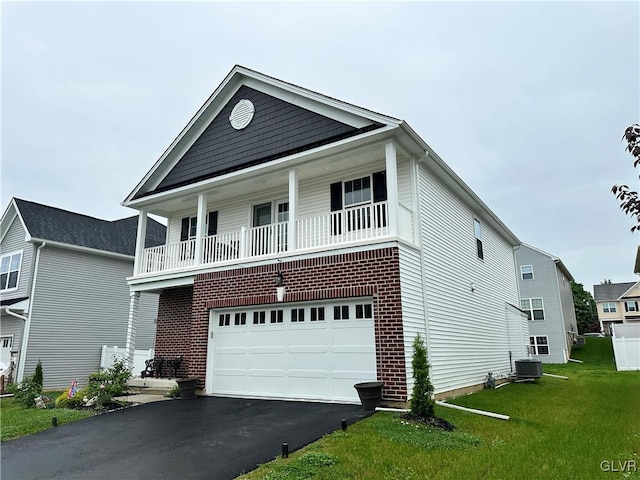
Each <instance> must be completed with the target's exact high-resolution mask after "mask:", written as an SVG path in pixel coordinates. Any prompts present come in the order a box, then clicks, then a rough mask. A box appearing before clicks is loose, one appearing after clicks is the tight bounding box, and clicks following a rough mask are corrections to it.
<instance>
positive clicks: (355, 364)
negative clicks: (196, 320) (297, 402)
mask: <svg viewBox="0 0 640 480" xmlns="http://www.w3.org/2000/svg"><path fill="white" fill-rule="evenodd" d="M373 380H376V355H375V340H374V326H373V302H372V301H371V299H370V298H366V299H360V300H353V299H349V300H345V301H333V302H331V303H326V302H325V303H306V304H297V305H288V306H286V307H285V306H283V305H271V306H260V307H254V308H243V309H241V310H239V309H236V310H229V309H227V310H215V311H211V317H210V333H209V352H208V361H207V382H206V390H207V393H210V394H214V395H221V396H237V397H263V398H285V399H305V400H324V401H334V402H358V401H359V400H358V395H357V392H356V391H355V389H354V388H353V385H354V384H355V383H358V382H365V381H373Z"/></svg>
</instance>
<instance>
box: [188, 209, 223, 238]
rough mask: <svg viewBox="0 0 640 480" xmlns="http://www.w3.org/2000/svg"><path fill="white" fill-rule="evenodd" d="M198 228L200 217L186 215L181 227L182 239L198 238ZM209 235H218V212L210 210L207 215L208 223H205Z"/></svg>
mask: <svg viewBox="0 0 640 480" xmlns="http://www.w3.org/2000/svg"><path fill="white" fill-rule="evenodd" d="M197 229H198V217H184V218H183V219H182V225H181V228H180V241H181V242H184V241H185V240H191V239H192V238H196V232H197ZM205 230H206V232H207V235H216V234H217V233H218V212H217V211H215V212H209V215H207V223H206V225H205Z"/></svg>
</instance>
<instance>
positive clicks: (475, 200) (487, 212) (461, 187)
mask: <svg viewBox="0 0 640 480" xmlns="http://www.w3.org/2000/svg"><path fill="white" fill-rule="evenodd" d="M400 127H401V128H402V130H404V131H405V133H406V134H407V135H409V136H410V137H411V138H412V139H413V140H414V141H415V142H416V143H417V144H418V145H419V146H420V147H421V148H422V149H423V150H424V151H425V153H426V154H427V155H426V157H423V158H422V159H420V160H421V161H423V162H426V158H431V159H432V160H433V163H434V164H435V165H436V167H438V169H439V170H440V172H438V171H436V172H435V173H436V174H438V173H439V174H440V175H439V176H440V177H441V178H442V179H443V180H445V183H447V184H448V185H449V186H451V187H453V189H454V191H457V193H458V194H460V193H462V195H460V198H461V199H462V200H463V201H464V202H465V203H466V204H467V205H468V206H469V207H471V209H472V210H474V211H476V212H477V213H478V214H479V216H480V218H482V219H484V220H485V221H487V220H488V221H489V223H490V224H493V226H494V228H497V229H498V231H499V232H500V233H501V234H502V236H503V237H504V238H505V239H507V240H508V241H509V242H510V243H511V245H512V246H514V247H515V246H518V245H521V244H522V242H521V241H520V240H519V239H518V237H516V235H515V234H514V233H513V232H512V231H511V230H510V229H509V228H508V227H507V226H506V225H505V224H504V223H503V222H502V220H500V219H499V218H498V216H497V215H496V214H495V213H493V211H492V210H491V209H490V208H489V207H488V206H487V204H486V203H484V202H483V201H482V200H481V199H480V197H478V195H476V193H475V192H474V191H473V190H471V188H470V187H469V186H468V185H467V184H466V183H465V182H464V181H463V180H462V179H461V178H460V177H459V176H458V175H457V174H456V173H455V172H454V171H453V169H452V168H451V167H450V166H449V165H447V164H446V163H445V162H444V160H442V158H440V156H439V155H438V154H437V153H436V152H435V151H434V150H433V149H432V148H431V147H430V146H429V145H428V144H427V143H426V142H425V141H424V140H423V139H422V138H420V136H419V135H418V134H417V133H416V132H415V130H413V129H412V128H411V127H410V126H409V125H408V124H407V123H406V122H402V124H401V125H400ZM427 165H428V164H427Z"/></svg>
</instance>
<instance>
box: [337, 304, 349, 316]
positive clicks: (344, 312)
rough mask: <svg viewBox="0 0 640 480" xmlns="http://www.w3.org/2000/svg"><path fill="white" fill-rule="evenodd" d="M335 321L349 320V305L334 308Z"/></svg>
mask: <svg viewBox="0 0 640 480" xmlns="http://www.w3.org/2000/svg"><path fill="white" fill-rule="evenodd" d="M333 319H334V320H349V305H336V306H335V307H333Z"/></svg>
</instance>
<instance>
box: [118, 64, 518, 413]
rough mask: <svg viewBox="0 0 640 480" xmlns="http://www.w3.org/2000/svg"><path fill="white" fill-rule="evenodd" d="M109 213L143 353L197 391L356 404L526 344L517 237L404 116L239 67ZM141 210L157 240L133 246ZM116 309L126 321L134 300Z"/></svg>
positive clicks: (499, 363) (472, 370)
mask: <svg viewBox="0 0 640 480" xmlns="http://www.w3.org/2000/svg"><path fill="white" fill-rule="evenodd" d="M123 205H125V206H128V207H131V208H134V209H137V210H139V215H140V221H139V222H138V240H139V241H138V243H137V246H136V263H135V271H134V274H133V275H132V276H131V277H130V278H129V284H130V287H131V291H132V292H158V293H159V294H160V305H159V311H158V327H157V337H156V347H155V348H156V354H157V355H159V356H166V357H173V356H176V355H183V356H184V362H183V364H182V367H181V368H182V370H181V372H180V374H182V375H183V376H191V377H197V378H199V379H200V383H199V387H200V388H201V389H202V390H203V391H204V393H205V394H212V395H222V396H241V397H264V398H281V399H310V400H323V401H336V402H355V401H357V394H356V391H355V390H354V388H353V384H355V383H357V382H362V381H372V380H381V381H383V382H384V389H383V397H384V398H385V399H387V400H392V401H406V400H407V399H408V396H409V395H410V394H411V390H412V384H413V380H412V371H411V358H412V343H413V341H414V338H415V336H416V335H417V334H420V335H421V336H422V337H423V338H424V339H426V344H427V347H428V352H429V360H430V362H431V373H432V382H433V384H434V386H435V390H436V392H437V393H438V394H439V395H441V396H445V395H450V394H451V393H452V392H459V391H462V390H465V389H469V388H473V387H474V386H478V385H481V384H482V383H483V382H484V381H485V379H486V376H487V373H488V372H492V373H493V374H494V375H501V374H507V373H509V372H510V371H511V370H512V361H515V360H517V359H518V358H523V357H526V355H527V354H526V344H527V343H528V341H529V333H528V330H527V321H526V316H525V315H524V314H523V313H522V312H521V311H520V310H519V309H518V308H516V306H518V305H519V304H520V299H519V295H518V282H517V278H516V267H515V260H514V247H516V246H517V245H519V243H520V242H519V240H518V239H517V238H516V236H515V235H514V234H513V233H512V232H511V231H510V230H509V229H508V228H507V227H506V226H505V225H504V224H503V223H502V222H501V221H500V219H498V218H497V217H496V215H495V214H494V213H493V212H492V211H491V210H490V209H489V208H488V207H487V206H486V205H485V204H484V203H483V202H482V201H481V200H480V199H479V198H478V197H477V195H476V194H475V193H474V192H473V191H471V189H470V188H469V187H468V186H467V185H466V184H465V183H464V182H463V181H462V180H461V179H460V178H459V177H458V176H457V175H456V174H455V173H454V172H453V171H452V170H451V169H450V168H449V167H448V166H447V165H446V164H445V163H444V162H443V161H442V159H440V157H439V156H438V155H437V154H436V153H435V152H434V151H433V150H432V149H431V148H430V147H429V146H428V145H427V144H426V143H425V142H424V140H422V139H421V138H420V137H419V136H418V135H417V134H416V132H414V131H413V130H412V129H411V127H410V126H409V125H408V124H407V123H406V122H404V121H402V120H398V119H396V118H393V117H389V116H387V115H382V114H379V113H376V112H372V111H370V110H367V109H364V108H360V107H357V106H354V105H351V104H349V103H345V102H342V101H339V100H336V99H334V98H330V97H327V96H324V95H321V94H319V93H316V92H313V91H310V90H307V89H304V88H301V87H299V86H296V85H293V84H291V83H287V82H284V81H281V80H278V79H275V78H273V77H269V76H267V75H264V74H262V73H259V72H256V71H253V70H249V69H247V68H244V67H241V66H236V67H234V68H233V69H232V70H231V72H230V73H229V74H228V75H227V77H226V78H225V79H224V80H223V81H222V83H221V84H220V85H219V86H218V87H217V88H216V90H215V91H214V92H213V94H212V95H211V97H210V98H209V99H208V100H207V101H206V103H205V104H204V105H203V106H202V108H201V109H200V110H199V111H198V112H197V113H196V115H195V116H194V117H193V118H192V119H191V120H190V121H189V123H188V124H187V126H186V127H185V128H184V130H183V131H182V132H180V134H179V135H178V137H177V138H176V139H175V140H174V141H173V142H172V143H171V145H170V146H169V148H168V149H167V150H166V151H165V152H164V154H163V155H162V156H161V158H160V159H159V160H158V161H157V162H156V163H155V165H153V167H152V168H151V170H149V172H148V173H147V174H146V175H145V177H144V178H143V179H142V180H141V181H140V182H139V183H138V185H137V186H136V187H135V188H134V190H133V191H132V192H131V194H130V195H129V196H128V197H127V198H126V199H125V200H124V202H123ZM148 214H155V215H159V216H161V217H164V218H166V219H167V224H168V231H167V241H166V244H165V245H162V246H158V247H152V248H145V247H144V245H143V244H142V242H141V241H140V239H141V238H144V236H145V225H147V216H148ZM132 298H133V299H134V301H133V302H132V306H131V312H132V319H133V320H135V312H136V304H135V298H136V297H135V296H134V297H132Z"/></svg>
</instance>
